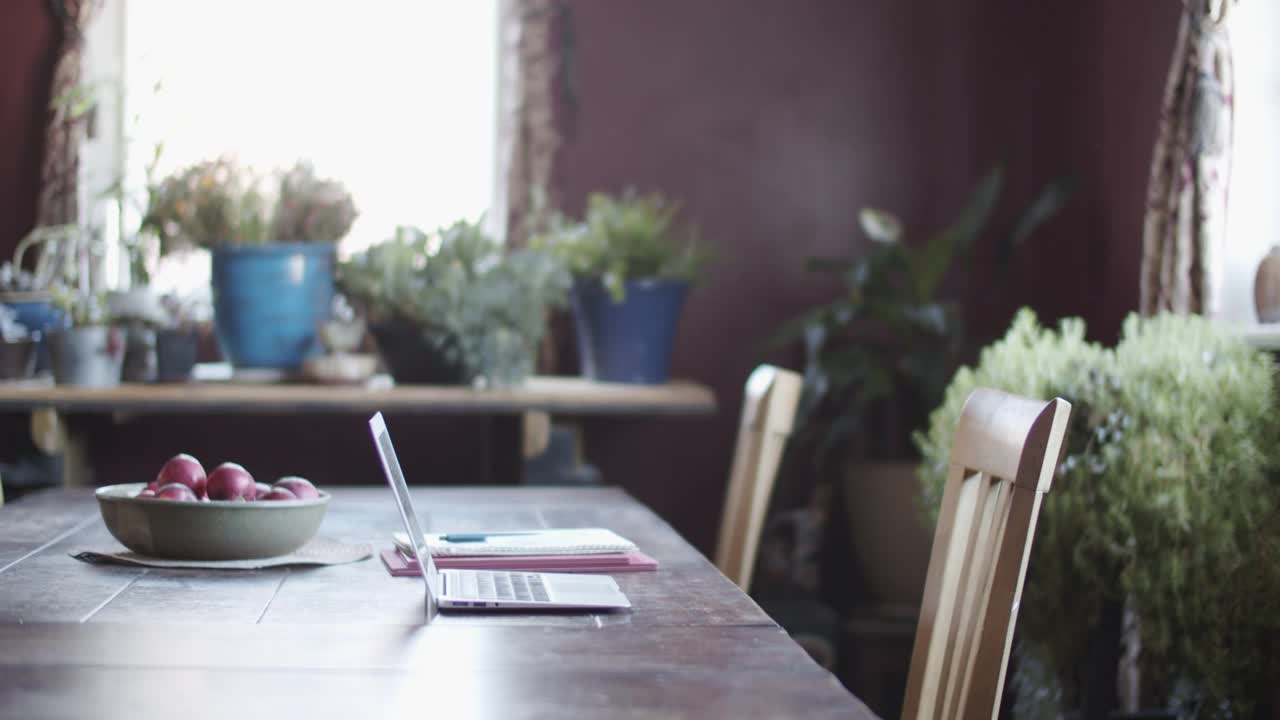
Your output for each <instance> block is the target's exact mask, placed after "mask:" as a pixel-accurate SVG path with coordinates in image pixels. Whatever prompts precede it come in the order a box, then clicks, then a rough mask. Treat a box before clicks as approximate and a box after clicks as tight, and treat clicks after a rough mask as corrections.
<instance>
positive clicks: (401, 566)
mask: <svg viewBox="0 0 1280 720" xmlns="http://www.w3.org/2000/svg"><path fill="white" fill-rule="evenodd" d="M382 562H383V564H384V565H386V566H387V570H389V571H391V574H392V575H395V576H396V577H400V576H403V575H418V574H420V572H419V570H418V563H417V561H415V560H410V559H408V558H406V557H405V556H404V555H403V554H401V553H400V551H399V550H397V549H395V548H387V549H386V550H383V551H382ZM436 567H438V568H440V569H441V570H449V569H463V570H529V571H532V572H557V573H625V572H643V571H646V570H657V569H658V561H657V560H654V559H653V558H651V557H649V556H648V555H645V554H644V553H642V552H629V553H610V554H607V555H507V556H493V555H488V556H483V557H476V556H471V557H457V556H455V557H437V558H436Z"/></svg>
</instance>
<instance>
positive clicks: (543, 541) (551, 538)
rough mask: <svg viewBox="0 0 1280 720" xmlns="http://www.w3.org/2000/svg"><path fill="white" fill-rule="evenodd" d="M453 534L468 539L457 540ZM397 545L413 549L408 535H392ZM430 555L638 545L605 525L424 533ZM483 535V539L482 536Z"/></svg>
mask: <svg viewBox="0 0 1280 720" xmlns="http://www.w3.org/2000/svg"><path fill="white" fill-rule="evenodd" d="M450 536H453V537H459V536H464V537H466V538H467V540H466V541H464V542H454V541H451V540H450V539H449V538H450ZM393 538H394V539H395V541H396V547H398V548H400V549H401V550H402V551H404V552H412V550H413V549H412V546H410V544H409V536H408V535H406V534H405V533H403V532H398V533H395V535H393ZM423 538H424V539H425V540H426V543H427V547H428V548H430V550H431V556H432V557H436V558H440V557H451V556H489V555H607V554H610V553H615V554H616V553H629V552H636V551H637V550H639V548H637V547H636V544H635V543H633V542H631V541H630V540H627V539H626V538H624V537H622V536H621V535H618V534H617V533H615V532H613V531H612V530H606V529H604V528H554V529H547V530H508V531H489V532H485V533H461V534H460V533H424V534H423ZM481 538H482V539H481Z"/></svg>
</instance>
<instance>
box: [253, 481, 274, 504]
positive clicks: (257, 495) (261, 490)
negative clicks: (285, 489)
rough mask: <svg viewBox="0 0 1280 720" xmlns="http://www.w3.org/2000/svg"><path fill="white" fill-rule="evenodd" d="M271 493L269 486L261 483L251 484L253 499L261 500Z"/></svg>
mask: <svg viewBox="0 0 1280 720" xmlns="http://www.w3.org/2000/svg"><path fill="white" fill-rule="evenodd" d="M269 492H271V486H270V485H268V484H266V483H263V482H255V483H254V484H253V499H254V500H261V499H263V498H264V497H266V496H267V493H269Z"/></svg>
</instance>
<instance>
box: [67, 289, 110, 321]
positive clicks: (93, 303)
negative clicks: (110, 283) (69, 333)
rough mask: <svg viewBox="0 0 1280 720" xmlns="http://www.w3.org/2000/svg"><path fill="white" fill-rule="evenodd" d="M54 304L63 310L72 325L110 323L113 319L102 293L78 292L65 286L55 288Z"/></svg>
mask: <svg viewBox="0 0 1280 720" xmlns="http://www.w3.org/2000/svg"><path fill="white" fill-rule="evenodd" d="M53 305H54V307H56V308H58V309H59V310H61V311H62V312H63V314H64V315H65V316H66V317H67V319H68V320H70V322H71V327H74V328H80V327H96V326H100V325H110V324H111V323H112V321H113V318H112V317H111V313H110V312H108V310H107V301H106V296H105V295H103V294H102V293H93V292H77V291H74V290H70V289H67V288H65V287H57V288H55V289H54V290H53Z"/></svg>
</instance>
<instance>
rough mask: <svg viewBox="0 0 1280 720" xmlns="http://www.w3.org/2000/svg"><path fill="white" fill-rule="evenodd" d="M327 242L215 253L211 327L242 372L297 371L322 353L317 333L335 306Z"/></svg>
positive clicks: (330, 246) (277, 245)
mask: <svg viewBox="0 0 1280 720" xmlns="http://www.w3.org/2000/svg"><path fill="white" fill-rule="evenodd" d="M333 255H334V249H333V245H332V244H328V243H276V244H271V245H248V246H244V247H226V248H218V249H215V250H214V251H213V258H212V259H213V278H212V280H213V313H214V327H215V328H216V329H217V332H218V342H219V344H220V345H221V346H222V353H223V354H224V355H226V356H227V359H228V360H230V361H231V364H232V365H234V366H236V367H240V368H278V369H290V368H296V367H298V366H299V365H301V364H302V361H303V360H305V359H306V358H308V357H310V356H312V355H315V354H317V353H319V352H320V350H321V347H320V342H319V338H318V336H317V333H316V330H317V328H318V327H319V325H320V323H321V322H322V321H324V320H325V319H326V318H328V317H329V311H330V305H331V304H332V302H333V262H334V259H333Z"/></svg>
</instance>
